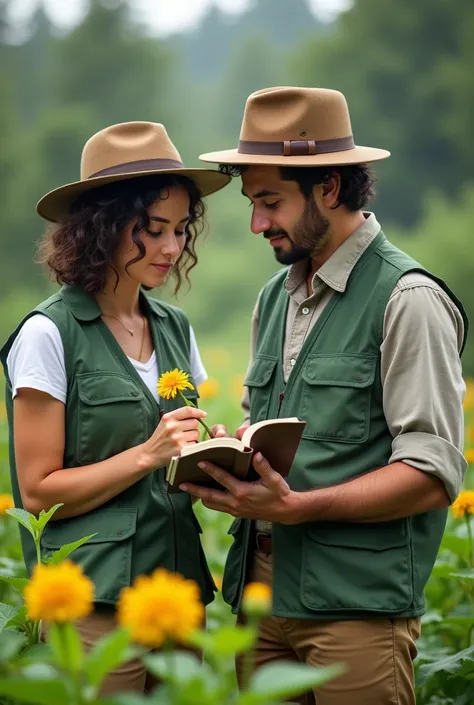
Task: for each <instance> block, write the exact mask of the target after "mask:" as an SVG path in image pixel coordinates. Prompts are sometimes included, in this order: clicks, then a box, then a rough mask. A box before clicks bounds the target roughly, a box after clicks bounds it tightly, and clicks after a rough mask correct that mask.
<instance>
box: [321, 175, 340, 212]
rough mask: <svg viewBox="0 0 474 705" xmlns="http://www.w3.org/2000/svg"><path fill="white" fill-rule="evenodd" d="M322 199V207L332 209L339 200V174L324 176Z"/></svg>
mask: <svg viewBox="0 0 474 705" xmlns="http://www.w3.org/2000/svg"><path fill="white" fill-rule="evenodd" d="M321 186H322V197H323V205H324V206H326V208H333V207H334V206H335V205H337V202H338V200H339V191H340V188H341V176H340V174H337V173H333V174H326V175H325V176H324V178H323V181H322V184H321Z"/></svg>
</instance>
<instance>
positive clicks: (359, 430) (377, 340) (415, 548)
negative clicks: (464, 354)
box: [223, 233, 467, 619]
mask: <svg viewBox="0 0 474 705" xmlns="http://www.w3.org/2000/svg"><path fill="white" fill-rule="evenodd" d="M416 270H418V271H424V270H423V268H422V267H421V266H420V265H419V264H418V263H417V262H415V261H414V260H412V259H411V258H410V257H408V256H407V255H405V254H404V253H403V252H401V251H400V250H398V249H397V248H395V247H394V246H393V245H391V244H390V243H389V242H388V241H387V240H386V239H385V236H384V235H383V234H382V233H379V235H378V236H377V237H376V238H375V240H374V241H373V242H372V243H371V245H370V246H369V247H368V249H367V250H366V251H365V253H364V254H363V255H362V256H361V258H360V259H359V261H358V262H357V264H356V266H355V267H354V269H353V271H352V273H351V276H350V278H349V281H348V284H347V288H346V290H345V292H343V293H338V292H335V293H334V294H333V296H332V298H331V300H330V302H329V303H328V305H327V306H326V308H325V309H324V311H323V313H322V315H321V317H320V318H319V319H318V321H317V322H316V324H315V326H314V328H313V329H312V330H311V332H310V333H309V335H308V337H307V339H306V341H305V343H304V345H303V346H302V348H301V352H300V354H299V355H298V357H297V359H296V363H295V365H294V367H293V368H292V370H291V373H290V375H289V378H288V381H287V384H286V385H285V383H284V379H283V374H282V368H283V362H282V350H283V340H284V338H283V336H284V329H285V320H286V312H287V307H288V300H289V299H288V293H287V291H286V289H285V286H284V282H285V278H286V276H287V272H286V271H285V270H283V271H281V272H278V273H277V274H276V275H275V276H274V277H273V278H272V279H271V280H270V281H269V282H268V283H267V285H266V286H265V287H264V289H263V292H262V295H261V299H260V304H259V327H258V338H257V344H256V355H255V360H254V364H253V366H252V367H251V369H250V370H249V372H248V376H247V379H246V381H245V385H246V386H247V387H248V389H249V394H250V411H251V422H252V423H254V422H256V421H260V420H262V419H268V418H275V417H277V416H281V417H286V416H298V417H299V418H300V419H302V420H305V421H306V427H305V430H304V433H303V438H302V441H301V443H300V447H299V449H298V453H297V455H296V458H295V461H294V463H293V466H292V468H291V471H290V474H289V477H288V482H289V484H290V486H291V488H292V489H294V490H297V491H305V490H310V489H317V488H318V487H326V486H331V485H336V484H339V483H342V482H344V481H347V480H350V479H351V478H355V477H357V476H359V475H362V474H364V473H366V472H367V471H370V470H372V469H375V468H378V467H383V466H385V465H387V463H388V461H389V458H390V455H391V445H392V436H391V434H390V432H389V429H388V427H387V423H386V420H385V416H384V413H383V404H382V384H381V381H380V345H381V343H382V335H383V319H384V314H385V309H386V305H387V303H388V299H389V297H390V294H391V293H392V291H393V289H394V287H395V285H396V283H397V281H398V280H399V278H400V277H401V276H402V275H404V274H406V273H407V272H409V271H416ZM425 273H426V272H425ZM429 276H432V275H429ZM432 278H433V279H436V278H435V277H432ZM436 281H438V283H439V284H440V285H441V286H442V287H443V289H444V290H445V291H446V292H447V293H448V295H449V296H450V297H451V299H452V300H453V301H454V302H455V303H456V305H457V306H458V307H459V309H460V310H461V312H462V314H463V316H464V318H465V323H466V329H467V319H466V317H465V314H464V311H463V308H462V305H461V304H460V302H459V301H458V300H457V299H456V297H455V296H454V295H453V294H452V293H451V291H449V289H448V288H447V286H446V285H445V284H444V282H442V281H440V280H438V279H436ZM446 516H447V510H445V509H441V510H434V511H430V512H426V513H424V514H420V515H416V516H411V517H408V518H405V519H399V520H396V521H387V522H380V523H348V522H343V521H333V522H330V521H321V522H318V521H315V522H310V523H304V524H296V525H292V526H285V525H282V524H274V525H273V551H272V553H273V614H274V615H277V616H281V617H296V618H320V619H349V618H359V619H360V618H363V617H367V618H368V617H370V616H382V615H389V616H403V617H411V616H416V615H420V614H422V613H423V611H424V596H423V590H424V586H425V584H426V581H427V580H428V577H429V575H430V573H431V570H432V567H433V564H434V561H435V558H436V554H437V552H438V549H439V545H440V541H441V537H442V534H443V530H444V527H445V522H446ZM229 533H231V534H232V535H233V537H234V542H233V544H232V546H231V549H230V552H229V555H228V560H227V564H226V569H225V575H224V581H223V595H224V599H225V600H226V601H227V602H228V603H229V604H230V605H231V606H232V609H233V611H234V612H236V611H237V610H238V608H239V605H240V601H241V596H242V591H243V587H244V584H245V580H246V571H247V568H248V562H249V559H250V557H251V554H252V550H253V549H252V548H251V547H250V540H251V534H252V533H253V525H252V522H250V521H248V520H244V519H237V520H235V521H234V522H233V524H232V526H231V528H230V531H229Z"/></svg>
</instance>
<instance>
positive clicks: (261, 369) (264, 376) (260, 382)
mask: <svg viewBox="0 0 474 705" xmlns="http://www.w3.org/2000/svg"><path fill="white" fill-rule="evenodd" d="M276 364H277V358H276V357H262V356H260V355H258V356H257V357H256V358H255V360H254V362H253V365H252V367H251V368H250V370H249V372H248V374H247V377H246V378H245V381H244V386H246V387H265V386H266V385H267V384H268V383H269V381H270V379H271V376H272V374H273V370H274V369H275V365H276Z"/></svg>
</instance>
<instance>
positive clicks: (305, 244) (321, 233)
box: [264, 196, 329, 265]
mask: <svg viewBox="0 0 474 705" xmlns="http://www.w3.org/2000/svg"><path fill="white" fill-rule="evenodd" d="M328 230H329V221H328V220H327V218H325V217H324V216H323V214H322V213H321V211H320V210H319V208H318V206H317V204H316V201H315V200H314V198H313V197H312V196H310V197H309V198H308V200H307V201H306V204H305V207H304V211H303V214H302V216H301V218H300V219H299V221H298V222H297V224H296V226H295V229H294V231H293V236H292V238H291V239H290V237H289V235H288V233H287V232H286V230H282V229H281V228H280V229H279V230H267V231H266V232H265V233H264V237H266V238H267V239H269V238H271V237H275V236H277V235H285V236H286V237H287V238H288V241H289V242H290V243H291V248H290V249H289V250H286V251H285V250H283V248H282V247H275V249H274V254H275V257H276V259H277V260H278V262H280V264H286V265H288V264H295V262H300V261H301V260H304V259H308V258H309V257H311V256H314V255H316V254H318V253H319V252H321V250H322V249H324V247H325V246H326V242H327V232H328Z"/></svg>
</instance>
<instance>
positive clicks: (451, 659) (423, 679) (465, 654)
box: [417, 646, 474, 687]
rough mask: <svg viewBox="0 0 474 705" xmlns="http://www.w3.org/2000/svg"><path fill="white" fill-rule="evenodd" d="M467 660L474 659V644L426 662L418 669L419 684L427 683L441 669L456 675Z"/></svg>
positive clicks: (419, 685)
mask: <svg viewBox="0 0 474 705" xmlns="http://www.w3.org/2000/svg"><path fill="white" fill-rule="evenodd" d="M465 661H474V646H469V647H468V648H467V649H463V651H458V652H457V653H456V654H451V655H450V656H446V657H445V658H442V659H440V660H439V661H433V662H431V663H424V664H423V665H422V666H420V668H419V669H418V678H417V686H418V687H421V686H423V685H425V683H427V682H428V681H429V679H430V678H431V677H432V676H434V675H435V674H436V673H439V672H440V671H443V672H445V673H449V674H451V675H454V674H455V673H457V672H458V671H459V670H460V669H461V667H462V665H463V664H464V662H465Z"/></svg>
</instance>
